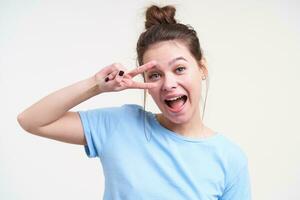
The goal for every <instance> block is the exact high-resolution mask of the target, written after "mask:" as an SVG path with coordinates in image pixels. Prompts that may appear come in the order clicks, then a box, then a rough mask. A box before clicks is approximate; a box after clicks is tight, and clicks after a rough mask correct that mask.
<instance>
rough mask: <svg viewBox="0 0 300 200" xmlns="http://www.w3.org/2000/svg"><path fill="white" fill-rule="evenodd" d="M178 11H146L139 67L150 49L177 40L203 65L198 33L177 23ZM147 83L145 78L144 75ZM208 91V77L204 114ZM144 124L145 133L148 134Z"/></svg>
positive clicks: (156, 8) (173, 9)
mask: <svg viewBox="0 0 300 200" xmlns="http://www.w3.org/2000/svg"><path fill="white" fill-rule="evenodd" d="M175 12H176V9H175V7H174V6H171V5H168V6H164V7H158V6H156V5H152V6H150V7H149V8H148V9H147V10H146V21H145V29H146V30H145V31H144V32H143V33H142V34H141V35H140V37H139V39H138V42H137V46H136V51H137V61H138V64H139V65H143V64H144V63H143V55H144V54H145V52H146V51H147V50H148V49H149V48H150V46H151V45H154V44H156V43H158V42H162V41H169V40H177V41H180V42H182V43H183V44H184V45H186V47H187V48H188V50H189V51H190V53H191V54H192V56H193V57H194V58H195V59H196V61H197V62H198V63H199V64H200V66H201V65H202V64H201V61H202V60H203V54H202V50H201V47H200V42H199V39H198V36H197V33H196V31H195V30H194V29H193V27H191V26H190V25H185V24H181V23H177V21H176V19H175ZM143 78H144V81H145V76H144V74H143ZM207 91H208V77H206V95H205V100H204V106H203V114H202V119H203V116H204V111H205V104H206V98H207ZM146 94H147V93H146V90H145V91H144V110H145V108H146V96H147V95H146ZM144 120H145V121H144V122H145V123H146V117H145V116H144ZM145 129H146V128H145V124H144V132H145V134H146V130H145ZM146 137H147V136H146Z"/></svg>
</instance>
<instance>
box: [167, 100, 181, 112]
mask: <svg viewBox="0 0 300 200" xmlns="http://www.w3.org/2000/svg"><path fill="white" fill-rule="evenodd" d="M183 104H184V100H183V99H182V98H180V99H178V100H176V101H171V102H170V103H169V105H170V107H171V108H172V109H174V110H178V109H179V108H181V106H182V105H183Z"/></svg>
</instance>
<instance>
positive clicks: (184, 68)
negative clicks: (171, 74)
mask: <svg viewBox="0 0 300 200" xmlns="http://www.w3.org/2000/svg"><path fill="white" fill-rule="evenodd" d="M178 69H183V70H181V71H179V73H181V72H183V71H185V70H186V67H184V66H179V67H177V68H176V69H175V71H177V70H178ZM154 75H160V74H159V73H157V72H155V73H153V74H151V75H149V77H148V78H149V79H152V77H153V76H154Z"/></svg>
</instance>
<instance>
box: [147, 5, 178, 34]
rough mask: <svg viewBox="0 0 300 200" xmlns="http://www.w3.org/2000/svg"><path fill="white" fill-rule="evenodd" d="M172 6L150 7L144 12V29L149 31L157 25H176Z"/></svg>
mask: <svg viewBox="0 0 300 200" xmlns="http://www.w3.org/2000/svg"><path fill="white" fill-rule="evenodd" d="M175 11H176V9H175V7H174V6H164V7H158V6H156V5H152V6H150V7H149V8H148V9H147V11H146V22H145V28H146V29H149V28H150V27H151V26H153V25H158V24H176V20H175V18H174V16H175Z"/></svg>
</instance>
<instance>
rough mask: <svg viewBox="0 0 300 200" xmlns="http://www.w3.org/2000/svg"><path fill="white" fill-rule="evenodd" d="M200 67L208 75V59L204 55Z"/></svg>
mask: <svg viewBox="0 0 300 200" xmlns="http://www.w3.org/2000/svg"><path fill="white" fill-rule="evenodd" d="M198 64H199V68H200V70H201V72H202V73H203V74H204V75H205V76H208V70H207V62H206V59H205V58H204V57H203V58H202V59H201V60H200V61H199V62H198Z"/></svg>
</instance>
